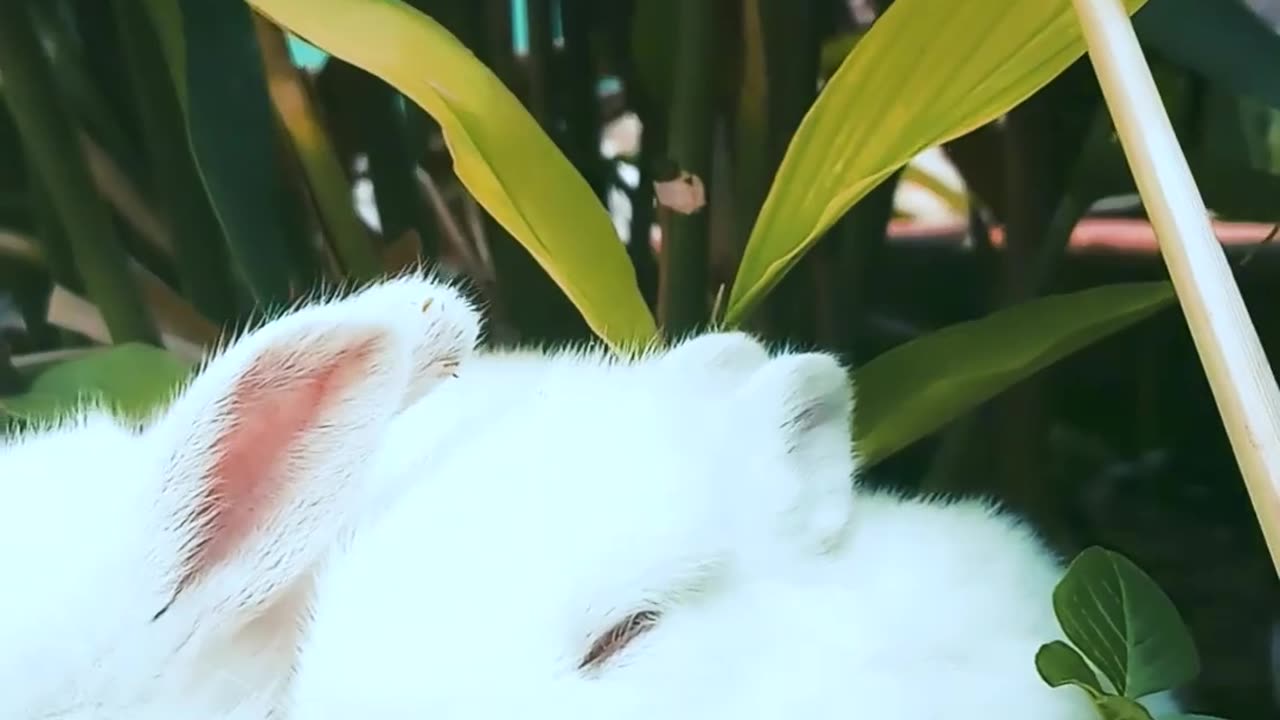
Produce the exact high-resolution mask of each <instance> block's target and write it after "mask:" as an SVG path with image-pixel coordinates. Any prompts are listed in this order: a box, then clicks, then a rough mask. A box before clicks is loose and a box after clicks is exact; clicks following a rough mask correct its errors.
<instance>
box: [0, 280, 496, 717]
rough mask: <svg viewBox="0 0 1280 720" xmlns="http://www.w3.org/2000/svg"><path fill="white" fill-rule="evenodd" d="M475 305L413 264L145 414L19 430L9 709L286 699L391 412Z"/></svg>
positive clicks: (6, 473)
mask: <svg viewBox="0 0 1280 720" xmlns="http://www.w3.org/2000/svg"><path fill="white" fill-rule="evenodd" d="M478 322H479V321H478V317H477V315H476V313H475V312H474V311H473V310H472V308H471V307H470V306H469V305H468V304H467V302H466V301H465V300H464V299H463V298H462V297H461V296H460V295H458V294H457V293H456V292H455V291H454V290H452V289H450V288H448V287H446V286H443V285H440V284H438V283H436V282H434V281H432V280H431V279H430V278H423V277H404V278H400V279H397V280H393V281H391V282H388V283H384V284H381V285H377V286H374V287H372V288H369V289H366V290H363V291H361V292H359V293H356V294H354V295H352V296H350V297H347V298H345V299H332V300H325V301H320V302H316V303H314V304H311V305H309V306H307V307H304V308H302V309H300V310H297V311H295V312H292V313H290V314H287V315H284V316H283V317H280V318H278V319H276V320H274V321H272V322H269V323H266V324H265V325H263V326H262V327H260V328H259V329H257V330H256V331H254V332H251V333H249V334H247V335H245V336H243V337H241V338H240V339H238V340H236V341H234V342H232V343H230V344H229V345H227V346H226V347H225V348H223V349H222V350H221V351H220V352H218V353H216V354H215V355H213V356H212V357H211V358H210V359H209V360H208V361H207V362H206V363H205V364H204V365H203V366H202V367H201V368H200V370H199V372H197V373H196V374H195V375H194V376H193V379H192V380H191V381H190V382H189V383H188V384H187V385H186V386H185V387H184V388H183V389H182V391H181V392H179V393H178V394H177V395H176V397H175V398H174V399H173V401H172V402H171V403H170V404H169V405H168V407H167V408H166V409H165V410H164V411H163V412H162V413H161V414H160V415H159V416H158V417H156V418H155V419H154V420H153V421H151V422H149V423H147V424H145V426H143V427H140V428H133V427H127V426H123V425H121V424H120V423H119V422H117V421H116V420H114V419H113V418H112V417H111V416H109V415H108V414H106V413H103V412H95V411H86V412H84V413H82V414H80V415H78V416H77V417H75V418H72V419H69V420H66V421H65V422H62V423H60V424H58V425H56V426H52V427H46V428H43V429H37V430H33V431H30V432H27V433H24V434H23V435H21V436H18V437H16V438H11V439H8V440H4V441H3V444H0V493H2V494H3V499H0V577H3V578H4V583H5V590H4V592H3V593H0V717H5V718H19V719H23V720H28V719H29V720H34V719H36V718H65V719H74V720H124V719H126V718H128V719H131V720H133V719H136V720H147V719H152V718H154V719H156V720H159V718H166V719H167V718H193V719H197V720H198V719H200V718H206V717H207V718H214V717H217V718H254V719H255V720H256V719H258V718H264V717H268V716H269V715H270V713H271V712H273V711H272V710H271V708H272V706H273V705H274V703H275V702H276V699H277V696H278V695H279V693H280V692H281V690H282V687H283V684H284V683H285V682H286V681H287V679H288V676H289V673H290V670H291V668H292V667H293V664H294V662H295V654H296V647H297V643H298V637H297V633H298V629H299V627H300V626H301V625H302V624H303V622H302V621H303V620H304V619H305V611H306V601H307V594H308V592H309V589H310V580H309V573H310V569H311V568H312V567H313V566H314V565H315V564H316V561H317V560H318V559H319V558H320V557H321V556H322V555H323V554H324V553H326V552H327V551H328V550H329V549H330V548H331V547H332V546H333V544H334V542H335V541H336V540H337V539H339V537H340V536H341V534H342V533H343V532H344V531H345V529H346V528H347V527H349V526H350V525H351V523H352V521H353V520H354V519H355V518H354V516H355V515H358V514H359V512H360V509H361V508H362V507H364V503H363V500H362V494H363V493H365V492H368V491H369V490H370V488H367V487H365V486H364V484H363V480H364V479H365V477H366V476H367V475H368V474H369V473H368V471H369V463H370V461H371V460H372V459H373V457H374V450H375V449H376V447H377V446H378V444H379V442H380V440H381V437H382V434H383V432H384V430H385V427H386V425H387V423H388V420H389V418H391V417H392V416H393V415H394V414H395V413H396V412H397V411H398V410H399V409H400V408H401V407H402V406H403V405H405V404H407V403H408V402H410V401H411V400H413V399H415V398H416V397H418V396H420V395H422V394H424V393H426V392H427V391H428V390H429V389H431V387H432V386H433V385H434V383H435V382H436V381H438V380H440V379H441V378H443V377H448V376H449V375H451V374H452V373H453V372H454V368H455V367H456V366H457V365H458V363H460V362H461V361H463V360H464V359H465V358H466V357H467V356H468V355H469V354H470V353H471V351H472V349H473V346H474V345H475V343H476V340H477V335H478V333H479V324H478Z"/></svg>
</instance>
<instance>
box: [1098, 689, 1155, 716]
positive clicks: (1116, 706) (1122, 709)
mask: <svg viewBox="0 0 1280 720" xmlns="http://www.w3.org/2000/svg"><path fill="white" fill-rule="evenodd" d="M1093 706H1094V707H1096V708H1098V714H1099V715H1100V716H1101V717H1102V720H1152V717H1151V713H1150V712H1149V711H1148V710H1147V709H1146V708H1145V707H1143V706H1142V705H1140V704H1138V703H1137V702H1135V701H1134V700H1131V699H1129V698H1127V697H1123V696H1121V695H1106V696H1103V697H1100V698H1097V699H1095V700H1094V701H1093Z"/></svg>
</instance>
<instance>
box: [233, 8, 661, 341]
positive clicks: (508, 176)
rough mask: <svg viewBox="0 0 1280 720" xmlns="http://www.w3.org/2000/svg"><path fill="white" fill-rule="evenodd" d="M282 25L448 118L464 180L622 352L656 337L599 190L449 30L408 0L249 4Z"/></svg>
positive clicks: (445, 125)
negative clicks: (623, 349)
mask: <svg viewBox="0 0 1280 720" xmlns="http://www.w3.org/2000/svg"><path fill="white" fill-rule="evenodd" d="M249 4H250V5H252V6H253V7H254V8H256V9H257V10H258V11H259V12H261V13H262V14H263V15H265V16H267V17H268V18H269V19H271V20H272V21H273V22H275V23H276V24H278V25H280V26H282V27H284V28H286V29H288V30H289V31H291V32H293V33H295V34H297V35H299V36H301V37H302V38H303V39H305V40H307V41H308V42H311V43H312V44H314V45H316V46H317V47H319V48H321V49H323V50H324V51H325V52H328V53H329V54H331V55H333V56H334V57H337V58H341V59H343V60H346V61H347V62H349V63H351V64H352V65H355V66H357V67H360V68H363V69H364V70H365V71H367V72H370V73H372V74H374V75H377V76H378V77H380V78H382V79H383V80H385V81H387V82H388V83H390V84H391V85H392V86H394V87H395V88H396V89H398V90H399V91H400V92H402V93H404V94H405V96H406V97H409V98H410V99H412V100H413V101H414V102H416V103H417V104H418V105H420V106H422V108H423V109H424V110H426V111H427V112H428V113H430V114H431V116H432V117H434V118H435V119H436V121H437V122H438V123H440V126H441V128H442V129H443V131H444V135H445V140H446V143H447V144H448V147H449V152H450V153H451V154H452V156H453V159H454V168H455V170H456V172H457V175H458V178H459V180H461V182H462V184H463V185H464V186H466V188H467V189H468V190H469V191H470V192H471V194H472V195H474V196H475V198H476V200H477V201H478V202H479V203H480V204H481V205H483V206H484V207H485V209H486V210H488V211H489V213H490V214H491V215H493V217H494V218H495V219H496V220H497V221H498V222H499V223H500V224H501V225H502V226H503V227H504V228H506V230H507V231H508V232H510V233H511V234H512V235H513V236H514V237H515V238H516V239H517V240H518V241H519V242H520V243H521V244H522V245H523V246H524V247H525V248H526V249H527V250H528V251H529V252H530V253H531V254H532V255H533V256H534V257H535V258H536V259H537V261H538V262H539V263H540V264H541V265H542V267H543V269H544V270H546V272H547V273H548V274H549V275H550V276H551V277H552V278H553V279H554V280H555V282H556V284H558V285H559V286H560V288H561V289H562V290H563V291H564V292H565V293H566V294H567V295H568V296H569V298H570V300H572V301H573V303H574V305H575V306H577V308H578V310H579V311H580V312H581V313H582V315H583V317H584V319H585V320H586V321H587V323H588V325H589V326H590V327H591V329H592V330H593V331H595V332H596V334H598V335H599V336H600V337H602V338H603V339H604V340H606V341H607V342H608V343H609V344H610V345H612V346H614V347H615V348H617V347H621V346H635V345H641V344H645V343H648V342H650V341H651V340H652V339H653V338H654V337H655V335H656V328H655V325H654V321H653V317H652V315H650V313H649V310H648V308H647V307H646V306H645V304H644V300H643V298H642V297H641V295H640V290H639V288H638V287H637V285H636V279H635V272H634V270H633V269H632V267H631V264H630V262H629V261H628V259H627V255H626V251H625V249H624V247H623V245H622V243H621V242H620V241H619V240H618V238H617V235H616V234H615V232H614V230H613V225H612V222H611V221H610V219H609V215H608V214H607V213H606V212H605V210H604V208H603V207H602V206H601V205H600V202H599V201H598V200H597V198H596V196H595V194H594V193H593V192H592V190H591V187H590V185H588V184H587V182H586V180H584V179H583V177H582V176H581V175H580V174H579V173H578V172H577V171H576V170H575V169H574V168H573V165H572V164H570V163H569V161H568V160H567V159H566V158H565V157H564V155H563V154H562V153H560V151H559V150H558V149H557V148H556V146H555V144H554V143H553V142H552V140H551V138H549V137H548V136H547V135H546V133H545V132H543V130H542V129H541V128H540V127H539V126H538V123H537V121H536V120H534V119H533V117H532V116H530V115H529V113H528V112H527V111H526V110H525V109H524V107H523V106H522V105H521V103H520V101H519V100H518V99H517V98H516V97H515V96H514V95H513V94H512V93H511V92H510V91H509V90H508V89H507V88H506V87H505V86H504V85H503V84H502V82H501V81H500V80H499V79H498V78H497V77H496V76H495V75H494V74H493V73H492V72H491V71H490V70H489V69H488V68H486V67H485V66H484V65H483V64H482V63H481V62H480V61H479V60H478V59H476V57H475V56H474V55H473V54H472V53H471V51H469V50H468V49H467V48H466V46H464V45H463V44H462V43H461V42H460V41H459V40H458V39H457V38H456V37H454V36H453V35H452V34H451V33H449V31H447V30H446V29H444V28H443V27H442V26H441V25H440V24H439V23H437V22H436V21H435V20H433V19H431V18H429V17H427V16H426V15H423V14H422V13H419V12H418V11H416V10H414V9H413V8H412V7H410V6H409V5H407V4H405V3H403V2H399V1H398V0H249Z"/></svg>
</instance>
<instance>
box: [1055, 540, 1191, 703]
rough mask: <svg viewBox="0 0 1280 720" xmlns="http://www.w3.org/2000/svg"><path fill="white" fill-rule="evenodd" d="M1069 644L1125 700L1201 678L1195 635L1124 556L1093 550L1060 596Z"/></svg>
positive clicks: (1073, 569)
mask: <svg viewBox="0 0 1280 720" xmlns="http://www.w3.org/2000/svg"><path fill="white" fill-rule="evenodd" d="M1053 609H1054V612H1055V613H1056V614H1057V616H1058V622H1059V623H1060V624H1061V625H1062V630H1063V632H1064V633H1066V635H1067V638H1068V639H1070V640H1071V642H1072V643H1073V644H1074V645H1075V646H1076V647H1077V648H1079V649H1080V651H1081V652H1082V653H1084V655H1085V657H1087V658H1089V661H1090V662H1092V663H1093V664H1094V665H1095V666H1097V667H1098V669H1100V670H1101V671H1102V674H1103V675H1105V676H1106V677H1107V679H1108V680H1110V681H1111V684H1112V685H1113V686H1115V688H1116V690H1118V691H1119V692H1120V693H1121V694H1123V695H1124V696H1125V697H1128V698H1140V697H1143V696H1145V695H1149V694H1151V693H1154V692H1159V691H1161V690H1168V689H1170V688H1173V687H1176V686H1178V685H1181V684H1183V683H1185V682H1187V681H1189V680H1191V679H1193V678H1195V676H1196V675H1197V674H1199V672H1200V658H1199V655H1198V654H1197V652H1196V647H1195V643H1194V642H1193V641H1192V639H1191V634H1190V633H1189V632H1188V631H1187V628H1186V626H1185V625H1184V624H1183V622H1182V618H1181V617H1179V615H1178V611H1177V609H1176V608H1174V606H1173V603H1172V602H1171V601H1170V600H1169V598H1168V596H1166V595H1165V594H1164V591H1163V590H1161V589H1160V586H1159V585H1157V584H1156V583H1155V581H1154V580H1152V579H1151V578H1150V577H1148V576H1147V574H1146V573H1144V572H1143V571H1142V570H1141V569H1140V568H1139V567H1138V566H1137V565H1135V564H1134V563H1133V562H1131V561H1130V560H1128V559H1127V558H1125V557H1124V556H1122V555H1119V554H1117V553H1114V552H1111V551H1109V550H1105V549H1103V548H1098V547H1091V548H1088V549H1086V550H1085V551H1084V552H1082V553H1080V554H1079V555H1077V556H1076V558H1075V560H1073V561H1072V562H1071V565H1070V566H1069V567H1068V568H1067V572H1066V574H1065V575H1064V576H1063V578H1062V580H1061V581H1060V582H1059V583H1058V586H1057V587H1056V588H1054V591H1053Z"/></svg>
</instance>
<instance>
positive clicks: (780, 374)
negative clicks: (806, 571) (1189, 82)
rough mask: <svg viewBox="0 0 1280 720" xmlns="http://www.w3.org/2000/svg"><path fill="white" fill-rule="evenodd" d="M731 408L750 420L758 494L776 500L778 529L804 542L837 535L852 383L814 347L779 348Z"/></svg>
mask: <svg viewBox="0 0 1280 720" xmlns="http://www.w3.org/2000/svg"><path fill="white" fill-rule="evenodd" d="M738 401H739V406H738V407H739V411H738V413H737V414H738V415H739V416H740V417H743V418H747V419H748V420H747V422H749V423H751V424H752V426H753V427H752V430H753V431H754V432H752V433H751V434H750V435H749V437H751V438H752V440H751V441H750V442H752V445H753V447H755V448H757V450H758V451H759V452H761V453H764V454H765V455H764V457H763V462H762V463H761V471H762V477H763V478H764V479H763V482H765V483H766V484H771V485H773V486H772V487H766V488H764V490H765V496H766V497H773V498H775V499H776V501H777V502H778V503H779V505H780V507H779V510H780V512H781V518H782V529H783V530H784V532H786V533H788V534H790V535H792V536H794V537H797V538H798V539H799V540H800V541H801V542H802V543H805V544H806V545H807V546H808V547H809V549H817V550H825V549H828V548H830V547H831V546H832V545H833V544H835V543H836V542H838V541H839V539H840V537H841V536H842V533H843V530H844V528H845V526H846V525H847V524H848V521H849V517H850V514H851V512H852V502H853V497H852V496H853V482H854V477H853V476H854V472H855V469H856V467H855V459H854V450H853V445H852V442H853V441H852V425H853V403H854V401H853V385H852V381H851V380H850V378H849V375H848V373H847V371H846V370H845V368H843V367H842V366H841V365H840V363H839V361H838V360H836V359H835V358H834V357H832V356H830V355H826V354H822V353H800V354H794V355H784V356H782V357H779V358H777V359H775V360H772V361H770V362H769V363H768V364H767V365H765V366H764V367H763V368H761V369H760V370H759V371H758V372H756V373H755V374H754V375H752V377H751V378H750V380H749V381H747V382H746V384H745V385H743V387H742V388H741V389H740V390H739V393H738Z"/></svg>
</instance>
